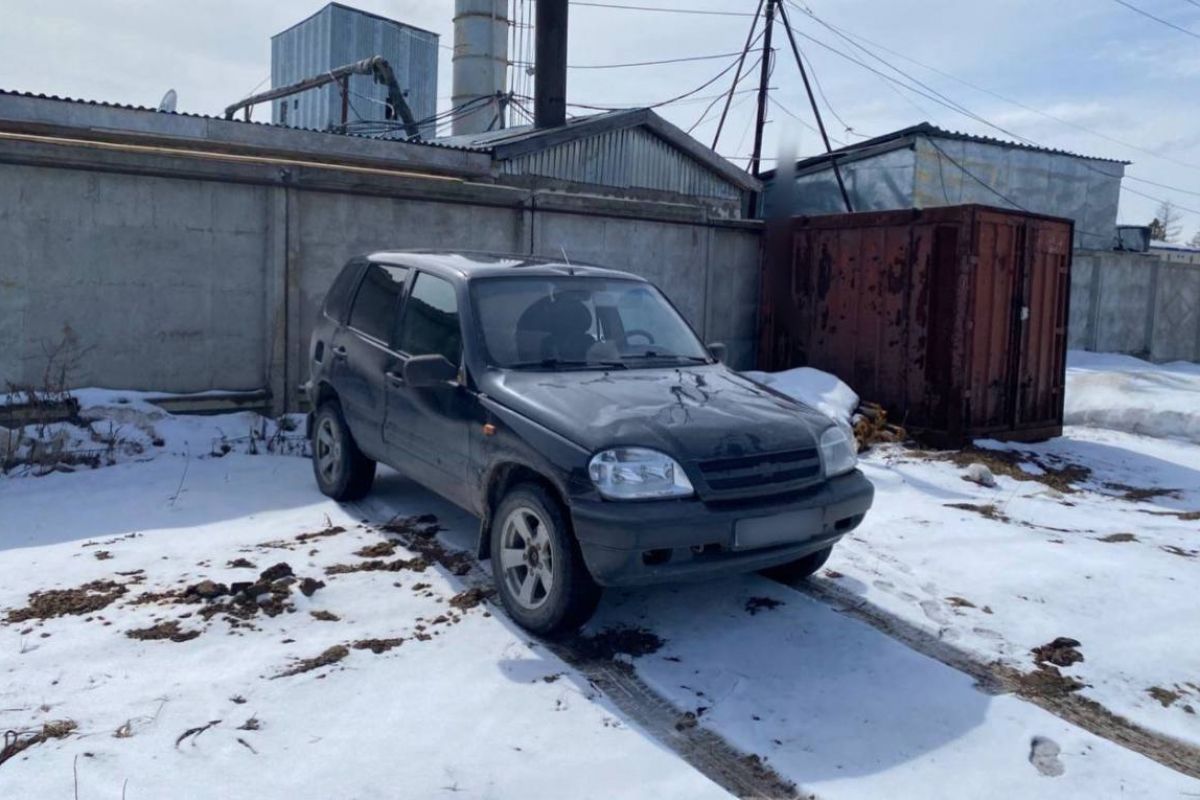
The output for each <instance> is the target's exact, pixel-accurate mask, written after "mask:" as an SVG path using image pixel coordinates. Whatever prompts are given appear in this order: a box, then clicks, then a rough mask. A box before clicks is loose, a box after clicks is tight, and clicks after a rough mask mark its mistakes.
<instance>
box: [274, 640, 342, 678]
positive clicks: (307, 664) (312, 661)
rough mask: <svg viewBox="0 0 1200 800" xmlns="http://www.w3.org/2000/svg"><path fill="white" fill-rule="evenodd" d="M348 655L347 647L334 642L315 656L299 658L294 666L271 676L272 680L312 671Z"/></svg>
mask: <svg viewBox="0 0 1200 800" xmlns="http://www.w3.org/2000/svg"><path fill="white" fill-rule="evenodd" d="M348 655H350V650H349V648H347V647H346V646H345V645H342V644H335V645H334V646H333V647H330V648H329V649H328V650H326V651H325V652H324V653H321V655H319V656H317V657H316V658H304V659H301V660H300V661H298V662H296V664H295V665H294V666H292V667H290V668H288V669H286V670H284V671H283V672H280V673H279V674H278V675H275V676H273V678H272V680H274V679H275V678H288V677H291V676H292V675H300V674H302V673H305V672H312V671H313V670H314V669H321V668H322V667H328V666H330V665H331V664H336V663H337V662H339V661H341V660H342V659H343V658H345V657H346V656H348Z"/></svg>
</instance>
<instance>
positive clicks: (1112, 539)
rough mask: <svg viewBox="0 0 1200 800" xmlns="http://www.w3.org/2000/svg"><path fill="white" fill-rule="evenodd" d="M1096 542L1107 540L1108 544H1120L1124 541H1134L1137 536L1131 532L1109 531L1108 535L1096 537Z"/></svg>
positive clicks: (1136, 539)
mask: <svg viewBox="0 0 1200 800" xmlns="http://www.w3.org/2000/svg"><path fill="white" fill-rule="evenodd" d="M1096 541H1097V542H1108V543H1109V544H1122V543H1124V542H1136V541H1138V537H1136V536H1134V535H1133V534H1132V533H1110V534H1109V535H1108V536H1100V537H1097V539H1096Z"/></svg>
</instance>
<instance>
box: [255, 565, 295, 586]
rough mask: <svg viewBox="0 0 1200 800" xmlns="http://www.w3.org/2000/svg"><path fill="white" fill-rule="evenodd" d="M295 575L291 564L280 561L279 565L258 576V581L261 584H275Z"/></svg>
mask: <svg viewBox="0 0 1200 800" xmlns="http://www.w3.org/2000/svg"><path fill="white" fill-rule="evenodd" d="M295 574H296V573H295V572H293V571H292V565H291V564H288V563H287V562H286V561H280V562H279V563H278V564H276V565H274V566H272V567H267V568H266V569H264V570H263V571H262V573H261V574H260V575H259V576H258V580H259V582H261V583H274V582H275V581H277V580H280V579H281V578H290V577H292V576H293V575H295Z"/></svg>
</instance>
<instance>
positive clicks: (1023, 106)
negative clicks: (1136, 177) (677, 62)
mask: <svg viewBox="0 0 1200 800" xmlns="http://www.w3.org/2000/svg"><path fill="white" fill-rule="evenodd" d="M1189 2H1194V3H1195V4H1196V5H1197V6H1200V0H1189ZM789 5H791V6H793V7H795V8H797V9H799V10H800V11H803V12H804V13H805V14H807V15H808V16H809V17H811V18H812V19H813V20H814V21H815V22H817V23H819V24H820V25H822V26H824V27H826V28H828V29H829V30H830V31H832V32H834V33H836V34H838V35H839V36H841V37H842V38H843V39H845V38H847V37H853V38H854V39H857V40H859V41H861V42H865V43H867V44H869V45H871V46H872V47H876V48H878V49H880V50H882V51H884V52H885V53H888V54H890V55H893V56H896V57H897V58H901V59H903V60H905V61H907V62H909V63H910V64H915V65H916V66H918V67H921V68H923V69H927V70H929V71H930V72H933V73H936V74H937V75H941V76H942V77H943V78H948V79H950V80H952V81H954V82H955V83H959V84H962V85H963V86H966V87H968V88H970V89H974V90H975V91H977V92H983V93H984V94H987V95H991V96H992V97H995V98H996V99H997V100H1003V101H1004V102H1006V103H1009V104H1011V105H1013V106H1016V107H1017V108H1020V109H1023V110H1025V111H1028V112H1030V113H1032V114H1037V115H1038V116H1040V117H1044V118H1046V119H1049V120H1052V121H1054V122H1057V123H1059V124H1060V125H1065V126H1067V127H1069V128H1073V129H1075V130H1077V131H1082V132H1083V133H1088V134H1091V135H1092V136H1095V137H1097V138H1100V139H1104V140H1106V141H1109V142H1112V143H1113V144H1118V145H1121V146H1122V147H1128V148H1129V149H1130V150H1135V151H1137V152H1139V153H1142V154H1143V155H1147V156H1150V157H1151V158H1158V159H1161V160H1163V161H1169V162H1171V163H1172V164H1176V165H1178V166H1181V167H1188V168H1190V169H1200V164H1191V163H1188V162H1186V161H1180V160H1178V159H1175V158H1171V157H1170V156H1164V155H1162V154H1160V153H1155V152H1154V151H1153V150H1147V149H1146V148H1144V147H1140V146H1138V145H1136V144H1133V143H1132V142H1127V141H1124V140H1122V139H1118V138H1116V137H1114V136H1109V135H1108V134H1106V133H1102V132H1100V131H1097V130H1094V129H1092V128H1088V127H1086V126H1083V125H1080V124H1078V123H1076V122H1071V121H1070V120H1066V119H1063V118H1061V117H1057V116H1055V115H1054V114H1051V113H1049V112H1046V111H1043V110H1041V109H1039V108H1034V107H1033V106H1028V105H1026V104H1024V103H1022V102H1021V101H1019V100H1014V99H1013V98H1011V97H1007V96H1005V95H1003V94H1000V93H999V92H995V91H993V90H991V89H988V88H987V87H985V86H980V85H979V84H976V83H972V82H971V81H968V80H964V79H963V78H960V77H958V76H956V75H953V74H951V73H949V72H945V71H943V70H940V69H938V68H937V67H934V66H931V65H929V64H926V63H923V62H921V61H918V60H917V59H915V58H912V57H911V56H907V55H905V54H904V53H901V52H898V51H896V50H893V49H891V48H889V47H887V46H886V45H883V44H880V43H879V42H876V41H873V40H871V39H868V38H867V37H865V36H862V35H860V34H856V33H853V32H851V31H848V30H846V29H845V28H839V27H838V26H836V25H834V24H832V23H830V22H827V21H825V20H823V19H821V18H820V17H819V16H817V14H816V13H814V12H813V11H812V9H809V8H806V7H804V6H801V5H800V4H799V3H796V2H792V0H789ZM851 44H854V45H855V47H857V48H859V49H860V50H863V51H864V52H870V51H867V50H866V48H864V47H862V45H859V44H856V43H854V42H851ZM876 57H877V58H878V56H876ZM888 85H889V86H891V84H888ZM892 90H893V91H897V90H896V89H895V87H892ZM901 96H902V97H903V95H901ZM906 99H907V98H906ZM910 102H911V101H910ZM918 110H921V109H920V108H919V107H918Z"/></svg>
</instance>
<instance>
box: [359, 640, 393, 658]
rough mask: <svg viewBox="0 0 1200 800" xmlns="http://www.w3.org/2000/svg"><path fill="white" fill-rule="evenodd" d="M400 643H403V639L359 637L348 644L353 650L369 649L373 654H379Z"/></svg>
mask: <svg viewBox="0 0 1200 800" xmlns="http://www.w3.org/2000/svg"><path fill="white" fill-rule="evenodd" d="M402 644H404V640H403V639H360V640H359V641H357V642H355V643H354V644H352V645H350V646H351V647H353V648H354V649H355V650H370V651H371V652H372V653H374V654H375V655H379V654H381V653H386V652H387V651H388V650H391V649H393V648H396V647H399V646H400V645H402Z"/></svg>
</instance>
